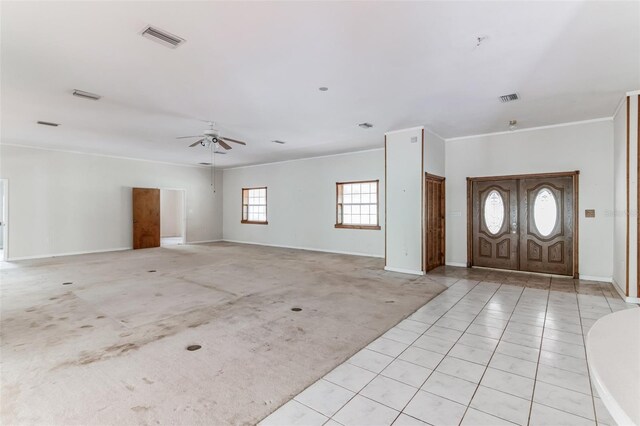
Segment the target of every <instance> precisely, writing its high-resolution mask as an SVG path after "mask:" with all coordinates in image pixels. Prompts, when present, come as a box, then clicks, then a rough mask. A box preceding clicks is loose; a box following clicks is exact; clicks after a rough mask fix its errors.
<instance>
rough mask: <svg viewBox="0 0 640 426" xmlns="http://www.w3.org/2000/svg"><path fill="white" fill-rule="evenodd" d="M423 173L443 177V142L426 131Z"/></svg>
mask: <svg viewBox="0 0 640 426" xmlns="http://www.w3.org/2000/svg"><path fill="white" fill-rule="evenodd" d="M424 171H425V172H427V173H429V174H432V175H436V176H440V177H445V140H444V139H442V138H441V137H440V136H438V135H436V134H435V133H433V132H431V131H430V130H428V129H425V131H424Z"/></svg>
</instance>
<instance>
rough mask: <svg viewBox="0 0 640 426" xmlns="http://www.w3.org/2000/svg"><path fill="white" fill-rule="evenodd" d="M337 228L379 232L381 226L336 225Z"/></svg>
mask: <svg viewBox="0 0 640 426" xmlns="http://www.w3.org/2000/svg"><path fill="white" fill-rule="evenodd" d="M335 227H336V228H343V229H372V230H377V231H379V230H380V229H382V228H380V225H342V224H339V223H336V225H335Z"/></svg>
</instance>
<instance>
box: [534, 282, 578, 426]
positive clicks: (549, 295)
mask: <svg viewBox="0 0 640 426" xmlns="http://www.w3.org/2000/svg"><path fill="white" fill-rule="evenodd" d="M552 281H553V280H552V279H549V289H548V290H547V305H546V307H545V309H544V322H543V323H542V336H541V337H540V347H539V348H538V361H537V362H536V374H535V376H534V379H533V389H532V390H531V404H529V416H528V417H527V425H529V424H531V413H532V412H533V402H534V400H535V396H536V384H537V383H538V369H539V368H540V357H541V356H542V343H543V342H544V330H545V327H546V325H547V314H548V313H549V299H551V284H552ZM574 289H575V285H574Z"/></svg>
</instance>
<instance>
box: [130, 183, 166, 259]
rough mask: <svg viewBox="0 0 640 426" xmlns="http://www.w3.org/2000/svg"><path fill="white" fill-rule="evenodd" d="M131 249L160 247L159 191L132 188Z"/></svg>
mask: <svg viewBox="0 0 640 426" xmlns="http://www.w3.org/2000/svg"><path fill="white" fill-rule="evenodd" d="M132 197H133V198H132V201H133V248H134V250H136V249H143V248H151V247H160V190H159V189H154V188H133V190H132Z"/></svg>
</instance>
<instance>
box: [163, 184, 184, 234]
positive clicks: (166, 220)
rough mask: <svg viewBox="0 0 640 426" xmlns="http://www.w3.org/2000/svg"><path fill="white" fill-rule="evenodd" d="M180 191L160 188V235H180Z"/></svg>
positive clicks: (181, 207) (181, 210) (181, 209)
mask: <svg viewBox="0 0 640 426" xmlns="http://www.w3.org/2000/svg"><path fill="white" fill-rule="evenodd" d="M182 212H183V205H182V191H180V190H174V189H161V190H160V236H161V237H181V236H182Z"/></svg>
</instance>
